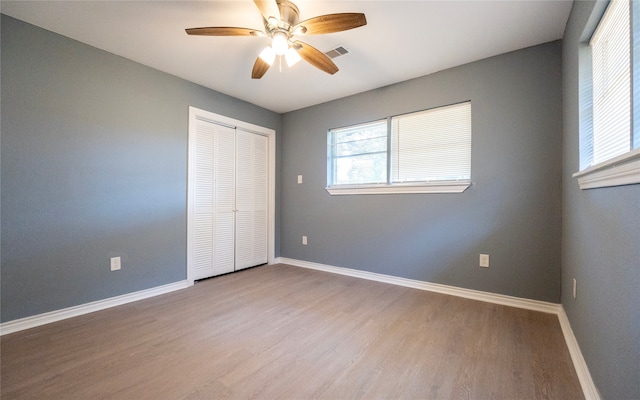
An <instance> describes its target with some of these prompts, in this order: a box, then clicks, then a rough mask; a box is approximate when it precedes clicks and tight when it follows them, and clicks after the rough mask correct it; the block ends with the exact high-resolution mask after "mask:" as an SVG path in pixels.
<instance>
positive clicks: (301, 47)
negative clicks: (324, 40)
mask: <svg viewBox="0 0 640 400" xmlns="http://www.w3.org/2000/svg"><path fill="white" fill-rule="evenodd" d="M293 48H294V49H296V50H297V51H298V54H300V57H302V58H303V59H304V60H305V61H306V62H308V63H309V64H311V65H313V66H314V67H316V68H318V69H321V70H323V71H324V72H326V73H328V74H331V75H333V74H335V73H336V72H338V67H337V66H336V65H335V64H334V63H333V61H331V59H330V58H329V57H327V56H326V55H325V54H324V53H323V52H321V51H320V50H318V49H316V48H315V47H313V46H311V45H308V44H306V43H304V42H300V41H295V42H293Z"/></svg>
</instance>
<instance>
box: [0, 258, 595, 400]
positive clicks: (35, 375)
mask: <svg viewBox="0 0 640 400" xmlns="http://www.w3.org/2000/svg"><path fill="white" fill-rule="evenodd" d="M0 340H1V344H2V347H1V351H2V353H1V368H2V371H1V372H2V374H1V377H2V381H1V384H2V388H1V394H2V399H7V400H8V399H102V398H108V399H221V398H241V399H244V398H259V399H307V398H323V399H352V398H407V399H412V398H413V399H453V398H455V399H458V398H465V399H582V398H584V397H583V395H582V392H581V389H580V385H579V382H578V378H577V376H576V373H575V370H574V368H573V364H572V363H571V359H570V356H569V352H568V350H567V346H566V344H565V342H564V339H563V336H562V332H561V330H560V325H559V322H558V319H557V317H556V316H555V315H553V314H544V313H539V312H534V311H528V310H521V309H516V308H511V307H505V306H500V305H495V304H489V303H482V302H478V301H474V300H468V299H462V298H457V297H452V296H447V295H443V294H437V293H431V292H426V291H421V290H417V289H410V288H405V287H399V286H393V285H388V284H384V283H379V282H373V281H367V280H362V279H358V278H351V277H347V276H340V275H333V274H329V273H324V272H319V271H313V270H307V269H303V268H298V267H291V266H285V265H276V266H264V267H258V268H254V269H250V270H245V271H242V272H238V273H235V274H230V275H225V276H220V277H217V278H214V279H210V280H206V281H202V282H200V283H197V284H196V285H195V286H194V287H192V288H188V289H184V290H181V291H178V292H173V293H170V294H166V295H162V296H158V297H154V298H151V299H146V300H142V301H139V302H136V303H131V304H127V305H124V306H119V307H116V308H112V309H108V310H104V311H99V312H96V313H92V314H87V315H84V316H80V317H76V318H72V319H68V320H65V321H60V322H57V323H53V324H49V325H46V326H41V327H37V328H33V329H30V330H26V331H22V332H17V333H14V334H10V335H5V336H3V337H2V338H1V339H0Z"/></svg>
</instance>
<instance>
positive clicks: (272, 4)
mask: <svg viewBox="0 0 640 400" xmlns="http://www.w3.org/2000/svg"><path fill="white" fill-rule="evenodd" d="M253 2H254V3H256V6H257V7H258V9H259V10H260V14H262V17H263V18H264V19H265V21H269V17H273V18H275V19H278V20H279V19H280V9H278V5H277V4H276V0H253Z"/></svg>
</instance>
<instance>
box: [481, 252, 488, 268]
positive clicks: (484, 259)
mask: <svg viewBox="0 0 640 400" xmlns="http://www.w3.org/2000/svg"><path fill="white" fill-rule="evenodd" d="M480 266H481V267H482V268H489V255H488V254H480Z"/></svg>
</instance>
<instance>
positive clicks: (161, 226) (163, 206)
mask: <svg viewBox="0 0 640 400" xmlns="http://www.w3.org/2000/svg"><path fill="white" fill-rule="evenodd" d="M1 60H2V71H1V79H2V92H1V95H2V108H1V112H2V126H1V128H2V154H1V162H2V165H1V171H2V199H1V201H2V203H1V207H2V210H1V217H2V227H1V228H2V275H1V281H2V287H1V291H2V299H1V300H2V318H1V320H2V321H9V320H13V319H16V318H21V317H25V316H29V315H34V314H40V313H43V312H47V311H51V310H57V309H61V308H65V307H69V306H74V305H78V304H83V303H87V302H90V301H95V300H99V299H104V298H109V297H113V296H117V295H121V294H124V293H130V292H134V291H138V290H142V289H146V288H150V287H155V286H158V285H163V284H167V283H172V282H176V281H180V280H183V279H186V187H187V186H186V185H187V128H188V107H189V106H190V105H192V106H195V107H198V108H202V109H205V110H209V111H212V112H215V113H218V114H223V115H226V116H229V117H232V118H236V119H240V120H244V121H247V122H251V123H254V124H257V125H262V126H265V127H268V128H272V129H275V130H276V131H278V134H279V133H280V131H281V126H280V124H281V116H280V115H278V114H276V113H273V112H270V111H267V110H264V109H262V108H259V107H257V106H254V105H251V104H248V103H245V102H242V101H240V100H237V99H234V98H232V97H228V96H225V95H223V94H220V93H217V92H214V91H211V90H208V89H205V88H203V87H200V86H197V85H195V84H192V83H189V82H186V81H184V80H181V79H178V78H175V77H173V76H170V75H167V74H165V73H162V72H159V71H157V70H154V69H151V68H148V67H145V66H142V65H140V64H136V63H134V62H131V61H128V60H126V59H123V58H120V57H117V56H115V55H113V54H110V53H107V52H104V51H101V50H98V49H95V48H93V47H90V46H87V45H84V44H81V43H79V42H76V41H73V40H70V39H68V38H65V37H62V36H59V35H56V34H53V33H51V32H48V31H45V30H42V29H40V28H36V27H34V26H32V25H28V24H25V23H23V22H21V21H18V20H15V19H12V18H10V17H7V16H4V15H3V16H2V55H1ZM211 73H215V71H213V70H212V72H211ZM278 143H279V138H278ZM278 171H279V165H278ZM277 174H279V172H277ZM278 192H279V190H278ZM278 201H279V198H278ZM278 218H279V216H277V217H276V220H278ZM276 243H279V238H276ZM278 254H279V249H278V248H276V255H278ZM111 256H122V263H123V267H122V270H121V271H118V272H110V270H109V258H110V257H111Z"/></svg>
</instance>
